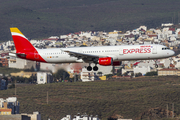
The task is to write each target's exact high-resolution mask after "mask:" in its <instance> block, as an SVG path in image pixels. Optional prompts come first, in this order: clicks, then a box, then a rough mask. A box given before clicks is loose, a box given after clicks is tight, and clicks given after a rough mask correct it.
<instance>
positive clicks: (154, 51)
mask: <svg viewBox="0 0 180 120" xmlns="http://www.w3.org/2000/svg"><path fill="white" fill-rule="evenodd" d="M152 54H157V46H156V45H154V46H153V48H152Z"/></svg>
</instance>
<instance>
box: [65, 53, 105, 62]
mask: <svg viewBox="0 0 180 120" xmlns="http://www.w3.org/2000/svg"><path fill="white" fill-rule="evenodd" d="M64 52H67V53H68V54H69V55H70V56H71V57H76V58H78V59H82V60H84V61H93V62H97V61H98V60H99V58H101V57H107V56H102V55H101V56H99V55H92V54H84V53H79V52H73V51H69V50H64Z"/></svg>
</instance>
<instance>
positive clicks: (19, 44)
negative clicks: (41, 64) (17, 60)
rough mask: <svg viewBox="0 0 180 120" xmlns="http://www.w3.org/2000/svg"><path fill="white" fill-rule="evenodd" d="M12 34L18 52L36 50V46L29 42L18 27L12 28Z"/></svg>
mask: <svg viewBox="0 0 180 120" xmlns="http://www.w3.org/2000/svg"><path fill="white" fill-rule="evenodd" d="M10 31H11V35H12V38H13V41H14V45H15V47H16V53H26V52H34V51H36V49H35V47H34V46H33V45H32V44H31V43H30V42H29V40H28V39H27V38H26V37H25V36H24V35H23V34H22V33H21V31H20V30H19V29H18V28H16V27H13V28H10Z"/></svg>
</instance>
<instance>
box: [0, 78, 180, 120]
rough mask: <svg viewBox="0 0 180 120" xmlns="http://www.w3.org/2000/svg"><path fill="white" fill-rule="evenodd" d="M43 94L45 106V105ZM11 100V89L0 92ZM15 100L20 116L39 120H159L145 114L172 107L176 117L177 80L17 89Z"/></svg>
mask: <svg viewBox="0 0 180 120" xmlns="http://www.w3.org/2000/svg"><path fill="white" fill-rule="evenodd" d="M47 91H48V94H49V104H47V103H46V95H47ZM10 96H14V89H8V90H4V91H0V98H7V97H10ZM17 97H18V101H19V102H20V112H21V113H24V112H26V113H32V112H33V111H39V112H40V113H41V115H42V119H43V120H46V119H47V118H48V117H50V118H51V119H52V120H59V119H61V118H62V117H64V116H65V115H67V114H71V115H75V114H77V113H81V114H83V113H85V112H86V113H87V114H88V115H99V117H100V118H101V119H102V120H107V118H109V117H110V116H113V115H115V114H118V115H121V116H123V117H124V118H133V119H135V118H137V120H139V118H140V117H142V118H143V119H144V120H145V119H146V118H147V117H150V118H152V119H158V120H162V118H161V117H163V119H165V118H166V114H164V115H159V114H160V113H157V111H156V114H155V115H152V116H151V115H150V114H148V113H147V114H145V113H146V111H148V110H150V109H154V108H157V107H158V108H162V109H166V105H167V104H169V110H170V111H171V110H172V109H171V108H172V107H171V105H172V103H174V106H175V107H174V109H175V115H176V116H179V115H180V109H179V107H180V103H179V100H180V79H179V77H152V78H151V77H147V78H137V79H124V80H122V79H121V80H118V79H117V80H109V81H96V82H86V83H82V82H76V83H53V84H46V85H29V86H22V85H21V86H19V87H18V88H17Z"/></svg>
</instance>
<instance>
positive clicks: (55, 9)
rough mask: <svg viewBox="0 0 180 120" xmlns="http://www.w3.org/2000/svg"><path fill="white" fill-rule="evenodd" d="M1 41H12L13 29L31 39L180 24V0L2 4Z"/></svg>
mask: <svg viewBox="0 0 180 120" xmlns="http://www.w3.org/2000/svg"><path fill="white" fill-rule="evenodd" d="M0 3H1V4H0V18H1V19H0V26H1V29H0V36H1V38H0V41H7V40H11V35H10V32H9V27H14V26H15V27H18V28H19V29H20V30H21V31H22V32H23V33H24V34H25V35H26V36H27V37H28V38H30V39H31V38H32V39H34V38H44V37H49V36H52V35H61V34H68V33H70V32H77V31H87V30H92V31H112V30H129V29H134V28H137V27H139V26H140V25H146V26H148V27H149V28H151V27H158V26H160V25H161V23H164V22H165V23H168V22H172V21H173V22H174V23H177V22H178V12H179V10H180V6H179V4H180V1H177V0H171V1H170V0H151V1H148V0H146V1H144V0H136V1H134V0H128V1H127V0H86V1H84V0H53V1H52V0H38V1H35V0H8V1H4V0H0Z"/></svg>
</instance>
